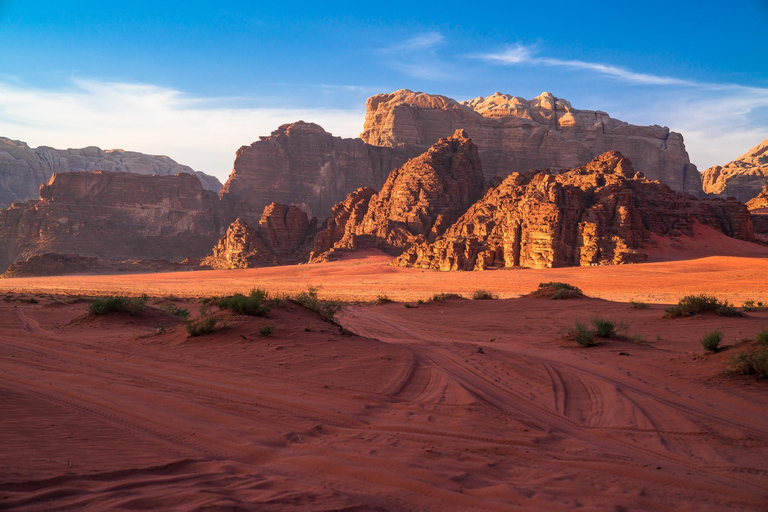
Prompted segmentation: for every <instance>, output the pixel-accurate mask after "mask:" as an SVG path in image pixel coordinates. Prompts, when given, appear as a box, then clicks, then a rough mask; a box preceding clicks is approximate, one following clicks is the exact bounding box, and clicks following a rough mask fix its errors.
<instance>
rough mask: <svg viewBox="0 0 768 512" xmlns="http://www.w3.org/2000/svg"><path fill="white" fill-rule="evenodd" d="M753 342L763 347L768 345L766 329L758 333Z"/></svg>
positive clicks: (767, 330)
mask: <svg viewBox="0 0 768 512" xmlns="http://www.w3.org/2000/svg"><path fill="white" fill-rule="evenodd" d="M755 341H756V342H758V343H762V344H763V345H768V329H763V330H762V331H760V332H759V333H757V334H755Z"/></svg>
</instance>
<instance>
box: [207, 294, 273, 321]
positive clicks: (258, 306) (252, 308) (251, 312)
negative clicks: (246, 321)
mask: <svg viewBox="0 0 768 512" xmlns="http://www.w3.org/2000/svg"><path fill="white" fill-rule="evenodd" d="M268 300H269V296H268V294H267V292H266V291H264V290H259V289H258V288H254V289H253V290H251V293H250V294H249V295H243V294H242V293H236V294H234V295H230V296H228V297H222V298H220V299H218V300H217V301H216V305H217V306H218V307H219V309H228V310H229V311H232V312H233V313H234V314H236V315H247V316H264V315H266V314H267V313H269V305H268Z"/></svg>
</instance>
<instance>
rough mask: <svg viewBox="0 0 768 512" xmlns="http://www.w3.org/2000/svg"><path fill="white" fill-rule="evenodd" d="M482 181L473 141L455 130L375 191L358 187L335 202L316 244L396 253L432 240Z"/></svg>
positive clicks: (479, 193)
mask: <svg viewBox="0 0 768 512" xmlns="http://www.w3.org/2000/svg"><path fill="white" fill-rule="evenodd" d="M483 184H484V180H483V171H482V166H481V163H480V158H479V156H478V154H477V146H475V145H474V144H473V143H472V141H471V140H470V139H469V138H468V137H467V134H466V132H464V130H457V131H456V132H455V133H454V134H453V135H452V136H450V137H445V138H443V139H440V140H439V141H437V142H436V143H435V144H433V145H432V147H431V148H429V149H428V150H427V151H426V152H425V153H424V154H422V155H419V156H417V157H415V158H412V159H411V160H409V161H408V162H406V163H405V165H403V166H402V167H399V168H397V169H395V170H394V171H392V172H391V173H390V175H389V177H388V178H387V181H386V182H385V183H384V185H383V186H382V188H381V190H380V191H379V192H378V193H376V194H373V193H372V192H373V191H372V190H371V189H360V190H358V191H356V192H354V193H352V194H351V195H350V196H349V197H347V199H346V200H345V201H344V202H343V203H341V204H339V205H337V206H336V207H334V213H335V216H334V217H332V219H329V221H328V222H327V226H328V227H327V228H326V233H325V234H324V235H322V236H321V237H320V238H319V239H318V240H319V243H318V246H320V245H322V244H323V243H326V242H327V241H333V240H336V241H335V243H334V244H333V248H334V249H344V250H354V249H361V248H370V247H377V248H381V249H384V250H388V251H392V252H395V253H397V252H401V251H402V250H403V249H405V248H406V247H409V246H410V245H412V244H414V243H419V242H424V241H432V240H435V239H436V238H437V237H438V236H440V235H441V234H442V233H443V232H444V231H445V230H446V229H447V228H448V227H449V226H450V225H451V224H453V222H455V221H456V219H458V218H459V216H460V215H461V214H462V213H464V212H465V211H466V209H467V208H469V206H470V205H471V204H473V203H474V202H475V201H477V200H478V199H479V198H480V197H481V196H482V194H483V189H484V185H483ZM363 212H364V213H363ZM341 226H343V233H342V232H341V231H342V230H341V229H340V228H341ZM319 248H320V247H318V249H319Z"/></svg>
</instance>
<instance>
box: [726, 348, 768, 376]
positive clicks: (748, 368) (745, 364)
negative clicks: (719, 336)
mask: <svg viewBox="0 0 768 512" xmlns="http://www.w3.org/2000/svg"><path fill="white" fill-rule="evenodd" d="M728 366H729V368H728V372H729V373H731V374H738V375H754V376H756V377H757V378H758V379H768V348H761V349H759V350H756V351H754V352H739V353H738V354H733V355H731V360H730V362H729V364H728Z"/></svg>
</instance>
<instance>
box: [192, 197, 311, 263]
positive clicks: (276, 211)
mask: <svg viewBox="0 0 768 512" xmlns="http://www.w3.org/2000/svg"><path fill="white" fill-rule="evenodd" d="M315 233H317V219H312V221H309V219H307V215H306V214H305V213H304V212H303V211H302V210H301V209H299V208H298V207H296V206H293V205H291V206H288V205H284V204H279V203H271V204H269V205H267V207H266V208H264V212H263V214H262V216H261V219H260V220H259V223H258V224H257V226H256V228H255V229H254V228H252V227H250V226H249V225H248V223H246V222H245V221H244V220H243V219H240V218H238V219H237V220H235V222H233V223H232V224H231V225H230V226H229V228H228V229H227V233H226V234H225V235H224V236H223V237H222V238H221V240H219V242H218V244H216V246H215V247H214V248H213V253H212V254H211V255H210V256H207V257H206V258H204V259H203V261H202V263H201V264H202V265H205V266H211V267H213V268H216V269H233V268H252V267H263V266H269V265H289V264H295V263H302V262H305V261H306V260H307V257H308V252H309V248H310V244H311V241H312V239H313V237H314V235H315Z"/></svg>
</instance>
